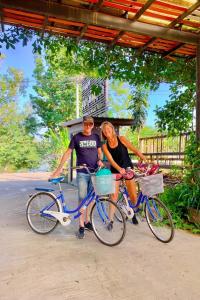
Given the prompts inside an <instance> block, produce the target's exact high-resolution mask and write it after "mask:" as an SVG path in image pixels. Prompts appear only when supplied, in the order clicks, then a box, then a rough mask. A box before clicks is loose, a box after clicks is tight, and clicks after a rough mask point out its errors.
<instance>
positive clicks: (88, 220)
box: [85, 177, 94, 230]
mask: <svg viewBox="0 0 200 300" xmlns="http://www.w3.org/2000/svg"><path fill="white" fill-rule="evenodd" d="M92 190H93V184H92V180H91V177H90V178H89V179H88V193H90V192H91V191H92ZM93 205H94V201H92V202H91V203H90V204H89V205H88V207H87V209H86V218H85V228H86V229H88V230H93V228H92V224H91V221H90V213H91V209H92V206H93Z"/></svg>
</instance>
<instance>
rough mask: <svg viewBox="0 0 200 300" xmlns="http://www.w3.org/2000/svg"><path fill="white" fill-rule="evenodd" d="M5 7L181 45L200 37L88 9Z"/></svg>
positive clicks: (35, 4) (14, 1)
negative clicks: (170, 41)
mask: <svg viewBox="0 0 200 300" xmlns="http://www.w3.org/2000/svg"><path fill="white" fill-rule="evenodd" d="M1 2H2V5H3V6H4V7H9V8H15V9H19V10H22V11H23V10H24V11H29V12H34V13H37V14H39V15H41V14H42V15H45V14H47V13H48V15H49V16H53V17H56V18H60V19H63V20H70V21H75V22H77V21H79V22H82V23H86V24H90V25H95V26H100V27H106V28H110V29H116V30H120V31H128V32H133V33H137V34H142V35H148V36H153V37H159V38H164V39H166V40H172V41H176V42H180V43H188V44H195V45H196V43H197V39H198V36H197V35H196V34H194V33H190V32H181V31H178V30H174V29H169V28H164V27H161V26H158V25H152V24H146V23H141V22H137V21H135V22H132V21H131V20H127V19H123V18H120V17H115V16H110V15H107V14H104V13H101V12H93V11H90V10H87V9H80V8H77V7H71V6H67V5H62V4H57V3H54V2H53V3H51V6H50V7H48V6H47V2H46V1H42V0H38V1H33V0H30V1H24V0H1Z"/></svg>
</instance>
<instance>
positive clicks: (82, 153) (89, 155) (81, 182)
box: [51, 116, 103, 239]
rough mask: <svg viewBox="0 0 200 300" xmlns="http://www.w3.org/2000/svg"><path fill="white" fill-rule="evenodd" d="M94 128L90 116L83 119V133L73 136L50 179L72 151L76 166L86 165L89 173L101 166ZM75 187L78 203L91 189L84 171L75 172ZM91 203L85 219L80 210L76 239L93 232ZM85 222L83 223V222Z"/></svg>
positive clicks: (100, 155) (58, 173)
mask: <svg viewBox="0 0 200 300" xmlns="http://www.w3.org/2000/svg"><path fill="white" fill-rule="evenodd" d="M93 128H94V119H93V118H92V117H90V116H85V117H83V131H82V132H79V133H77V134H76V135H74V136H73V138H72V139H71V141H70V144H69V147H68V149H67V150H66V152H65V153H64V154H63V156H62V158H61V161H60V164H59V166H58V168H57V169H56V170H55V171H54V172H53V174H52V175H51V178H54V177H58V176H59V175H60V173H61V172H62V168H63V165H64V163H65V162H66V161H67V160H68V159H69V158H70V156H71V153H72V151H73V150H75V151H76V157H77V161H76V165H77V166H79V165H83V164H86V165H87V167H89V168H90V170H91V171H94V170H95V169H96V168H97V167H98V165H99V166H102V165H103V163H102V161H101V160H102V157H103V154H102V151H101V143H100V138H99V136H98V135H97V134H94V133H92V129H93ZM77 185H78V196H79V202H81V201H82V200H83V199H84V198H85V197H86V195H87V194H88V192H89V191H90V189H91V188H92V182H91V176H90V175H89V174H88V173H87V171H86V170H84V169H81V170H77ZM91 206H92V203H91V204H90V205H89V206H88V207H87V209H86V218H85V215H84V210H81V211H80V212H81V216H80V218H79V230H78V233H77V237H78V238H80V239H82V238H83V237H84V230H85V229H87V230H90V231H91V230H93V229H92V224H91V223H90V211H91ZM84 221H85V222H84Z"/></svg>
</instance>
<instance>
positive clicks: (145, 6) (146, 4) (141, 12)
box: [131, 0, 155, 22]
mask: <svg viewBox="0 0 200 300" xmlns="http://www.w3.org/2000/svg"><path fill="white" fill-rule="evenodd" d="M153 2H155V0H149V1H147V2H146V3H145V4H144V6H143V7H142V8H141V9H140V10H139V11H138V12H137V13H136V14H135V16H134V17H133V18H132V19H131V21H132V22H134V21H136V20H138V19H139V18H140V17H141V15H142V14H143V13H144V12H145V11H146V10H147V9H148V8H149V6H151V4H152V3H153Z"/></svg>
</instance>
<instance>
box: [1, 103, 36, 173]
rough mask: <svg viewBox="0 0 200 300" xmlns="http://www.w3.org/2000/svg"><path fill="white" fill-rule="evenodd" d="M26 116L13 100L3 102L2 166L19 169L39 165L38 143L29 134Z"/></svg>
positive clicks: (4, 168)
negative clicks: (26, 128)
mask: <svg viewBox="0 0 200 300" xmlns="http://www.w3.org/2000/svg"><path fill="white" fill-rule="evenodd" d="M24 119H25V116H24V114H23V113H19V112H18V108H17V104H16V103H15V102H14V101H13V102H10V103H6V104H2V105H1V110H0V168H1V169H3V170H17V169H24V168H28V169H29V168H33V167H36V166H38V164H39V162H40V156H39V154H38V144H37V143H36V141H35V140H34V138H33V137H31V136H29V135H27V133H26V131H25V128H24V126H23V121H24Z"/></svg>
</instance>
